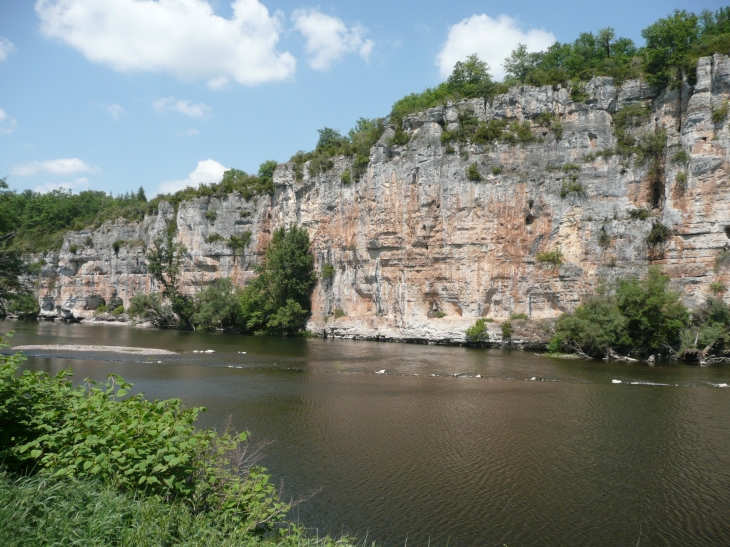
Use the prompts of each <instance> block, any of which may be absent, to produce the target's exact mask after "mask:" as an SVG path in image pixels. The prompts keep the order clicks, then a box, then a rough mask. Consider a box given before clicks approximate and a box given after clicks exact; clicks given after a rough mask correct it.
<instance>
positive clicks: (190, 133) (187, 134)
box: [175, 129, 198, 137]
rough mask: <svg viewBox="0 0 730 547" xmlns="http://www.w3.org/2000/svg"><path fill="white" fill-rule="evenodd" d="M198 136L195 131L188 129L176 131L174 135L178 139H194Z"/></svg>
mask: <svg viewBox="0 0 730 547" xmlns="http://www.w3.org/2000/svg"><path fill="white" fill-rule="evenodd" d="M197 134H198V130H197V129H188V130H187V131H178V132H177V133H175V135H177V136H178V137H194V136H195V135H197Z"/></svg>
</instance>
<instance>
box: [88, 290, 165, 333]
mask: <svg viewBox="0 0 730 547" xmlns="http://www.w3.org/2000/svg"><path fill="white" fill-rule="evenodd" d="M102 307H103V308H104V310H103V311H106V306H99V307H98V308H97V309H96V312H97V313H102V311H101V308H102ZM127 313H128V314H129V316H130V317H138V318H140V319H142V320H143V321H149V322H150V323H152V324H153V325H154V326H155V327H159V328H171V327H174V326H176V325H177V318H176V317H175V314H174V313H173V311H172V308H171V307H170V305H169V303H167V301H166V300H165V299H163V297H162V295H161V294H160V293H158V292H152V293H150V294H143V293H140V294H135V295H134V296H133V297H132V298H130V299H129V309H128V310H127Z"/></svg>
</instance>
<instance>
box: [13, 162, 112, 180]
mask: <svg viewBox="0 0 730 547" xmlns="http://www.w3.org/2000/svg"><path fill="white" fill-rule="evenodd" d="M98 171H99V168H98V167H92V166H91V165H89V164H88V163H86V162H85V161H82V160H80V159H78V158H63V159H57V160H45V161H31V162H28V163H23V164H20V165H16V166H15V167H14V168H13V171H12V174H13V175H17V176H19V177H30V176H33V175H37V174H38V173H48V174H51V175H74V174H76V173H96V172H98Z"/></svg>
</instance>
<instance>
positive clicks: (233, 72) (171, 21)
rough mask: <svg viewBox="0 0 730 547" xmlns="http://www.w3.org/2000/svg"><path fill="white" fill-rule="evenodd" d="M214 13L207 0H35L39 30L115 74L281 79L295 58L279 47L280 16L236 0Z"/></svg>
mask: <svg viewBox="0 0 730 547" xmlns="http://www.w3.org/2000/svg"><path fill="white" fill-rule="evenodd" d="M231 6H232V8H233V15H232V17H231V19H225V18H223V17H220V16H218V15H216V14H215V13H214V12H213V8H212V7H211V5H210V4H209V3H208V2H207V1H206V0H159V1H152V0H104V2H99V0H37V1H36V4H35V11H36V13H37V14H38V17H39V18H40V20H41V27H40V28H41V32H42V33H43V35H44V36H46V37H47V38H58V39H60V40H62V41H64V42H66V43H67V44H68V45H70V46H72V47H74V48H75V49H77V50H79V51H80V52H81V53H82V54H83V55H84V56H85V57H86V58H87V59H88V60H89V61H92V62H95V63H101V64H105V65H109V66H111V67H112V68H113V69H115V70H118V71H120V72H136V71H145V72H166V73H169V74H172V75H174V76H176V77H178V78H180V79H183V80H197V79H204V80H208V82H209V85H210V86H211V87H213V88H216V87H220V86H221V82H222V81H223V80H222V78H226V79H228V78H230V79H233V80H235V81H236V82H238V83H240V84H243V85H256V84H261V83H264V82H271V81H279V80H284V79H286V78H288V77H290V76H291V75H293V73H294V70H295V68H296V59H295V58H294V57H293V56H292V55H291V54H290V53H289V52H286V51H284V52H281V51H278V50H277V49H276V46H277V42H278V41H279V34H280V32H281V18H282V15H281V13H279V12H276V13H275V14H274V15H271V14H270V13H269V10H268V9H267V8H266V6H264V5H263V4H261V3H260V2H259V1H258V0H234V1H233V3H232V4H231Z"/></svg>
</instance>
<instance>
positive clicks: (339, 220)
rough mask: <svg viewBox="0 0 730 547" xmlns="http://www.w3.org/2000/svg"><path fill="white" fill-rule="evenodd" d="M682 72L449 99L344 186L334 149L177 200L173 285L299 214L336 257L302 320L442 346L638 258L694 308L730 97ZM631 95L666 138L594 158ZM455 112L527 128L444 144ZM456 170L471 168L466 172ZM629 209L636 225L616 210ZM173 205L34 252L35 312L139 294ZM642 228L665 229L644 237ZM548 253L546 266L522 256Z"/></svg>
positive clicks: (80, 314) (640, 268)
mask: <svg viewBox="0 0 730 547" xmlns="http://www.w3.org/2000/svg"><path fill="white" fill-rule="evenodd" d="M697 76H698V78H697V84H696V85H695V86H694V88H691V87H690V86H688V85H686V84H685V85H684V86H683V87H681V88H680V89H674V90H665V91H663V92H661V93H659V94H657V93H656V92H654V91H653V90H652V89H651V88H649V87H648V86H647V85H645V84H644V83H642V82H640V81H629V82H626V83H624V84H623V85H621V86H616V85H614V83H613V81H612V80H611V79H610V78H595V79H594V80H592V81H591V82H590V83H588V84H587V85H586V86H585V92H586V94H587V97H588V98H587V99H586V100H582V101H579V102H577V101H574V100H572V99H571V96H570V93H569V92H568V90H566V89H561V88H558V89H553V88H552V87H550V86H545V87H521V88H514V89H512V90H511V91H510V92H509V93H507V94H505V95H501V96H498V97H496V98H495V99H494V100H493V101H492V102H491V103H489V102H485V101H484V100H481V99H475V100H468V101H463V102H460V103H458V104H448V105H447V106H446V107H437V108H433V109H430V110H428V111H426V112H423V113H420V114H418V115H413V116H409V117H407V118H405V119H404V121H403V129H404V130H405V131H406V133H407V135H408V136H409V137H410V142H408V144H405V145H389V143H390V142H391V139H392V137H393V135H394V133H395V132H394V129H393V128H389V129H387V130H386V132H385V134H384V135H383V137H382V138H381V139H380V141H379V142H378V143H377V144H376V146H374V147H373V148H372V150H371V158H370V159H371V161H370V165H369V167H368V171H367V173H366V174H365V175H364V176H363V177H362V179H361V180H360V181H358V182H353V183H352V184H347V185H346V184H342V183H341V182H340V175H341V173H342V172H343V170H344V169H347V168H349V167H350V165H351V160H350V159H349V158H344V157H342V158H338V159H336V161H335V165H334V168H333V169H332V170H330V171H328V172H327V173H324V174H319V175H316V176H309V174H308V172H307V169H306V166H305V169H304V177H303V179H302V180H296V177H295V173H294V166H293V165H292V164H282V165H280V166H279V168H278V169H277V171H276V173H275V176H274V182H275V186H276V192H275V195H274V196H263V197H259V198H256V199H253V200H251V201H245V200H243V199H242V198H241V197H240V196H239V195H238V194H234V195H231V196H229V197H227V198H225V199H209V198H199V199H195V200H192V201H190V202H184V203H182V204H181V205H180V207H179V210H178V212H177V219H176V220H177V226H178V232H177V237H178V239H179V240H180V241H181V242H182V243H184V244H185V245H186V246H187V248H188V250H189V253H190V254H189V258H188V259H187V260H186V267H185V280H186V283H187V287H188V290H189V291H190V292H196V291H198V290H200V288H201V287H203V286H205V285H206V284H207V283H210V282H211V281H213V280H215V279H218V278H220V277H227V276H230V277H232V278H233V280H234V281H235V282H236V283H239V284H243V283H245V281H246V279H247V278H248V277H250V276H252V275H254V274H253V272H252V269H251V266H252V265H253V264H255V263H256V261H257V260H258V259H259V258H260V256H261V254H262V252H263V251H264V249H265V248H266V245H267V244H268V241H269V238H270V235H271V233H272V232H273V230H275V229H276V228H277V227H279V226H281V225H283V224H289V223H298V224H300V225H302V226H305V227H306V228H307V229H308V230H309V233H310V237H311V239H312V241H313V253H314V256H315V259H316V265H317V268H318V270H321V268H322V267H323V266H324V265H325V264H331V265H332V266H334V268H335V274H334V276H332V277H329V278H326V279H321V280H320V282H319V284H318V286H317V287H316V289H315V291H314V295H313V301H312V316H311V320H310V323H309V329H310V330H313V331H315V332H322V331H325V332H326V333H328V334H330V335H335V336H348V337H367V338H385V339H418V340H430V341H453V342H458V341H462V340H463V339H464V334H463V333H464V330H465V329H466V328H467V327H468V326H470V325H471V324H473V323H474V321H475V319H476V318H478V317H487V316H488V317H493V318H495V319H497V320H500V319H506V318H508V317H509V316H510V315H511V314H514V313H525V314H527V315H528V316H529V317H531V318H534V319H548V318H554V317H556V316H558V315H559V314H560V313H562V312H563V311H565V310H570V309H573V308H574V307H575V306H576V305H578V304H579V303H580V301H581V300H582V299H583V298H584V296H585V295H586V294H588V293H590V292H592V291H593V290H594V289H595V287H596V285H597V283H598V281H599V279H600V278H607V279H609V280H610V279H613V278H616V277H619V276H627V275H641V274H642V273H643V272H644V271H645V270H646V268H647V267H648V266H650V265H652V264H657V265H660V266H661V267H662V268H663V270H664V271H665V272H666V273H668V274H669V275H670V276H671V278H672V280H673V283H674V285H675V286H676V288H677V289H680V290H681V291H682V292H683V294H684V297H685V300H686V302H687V303H688V304H689V305H697V304H698V303H700V302H702V301H703V300H704V299H705V298H706V297H707V296H708V295H709V294H710V287H709V285H710V283H712V282H713V281H723V282H724V283H725V285H727V286H730V273H728V272H726V271H723V270H720V271H718V272H715V271H714V268H715V259H716V256H717V255H718V252H720V251H721V250H723V249H725V248H726V246H727V245H728V243H730V239H729V238H730V207H729V205H730V203H729V202H730V188H729V187H728V184H729V179H728V149H729V147H728V145H729V144H730V132H729V130H728V124H727V120H726V119H723V120H721V121H713V112H715V118H716V120H717V119H718V118H719V117H720V114H719V113H718V112H717V111H718V110H720V109H722V107H723V105H725V106H726V103H725V101H727V99H728V98H730V60H729V59H728V57H727V56H722V55H715V56H714V57H712V58H709V57H708V58H703V59H701V60H700V62H699V65H698V73H697ZM584 97H585V96H584ZM632 105H636V106H645V107H648V109H649V111H650V116H646V117H643V118H641V119H637V118H631V119H630V121H631V122H632V123H629V124H628V125H627V127H626V128H625V129H624V130H623V131H624V132H625V133H626V134H628V135H634V136H637V137H641V136H642V135H654V136H656V135H657V132H661V131H665V132H666V137H667V138H666V146H665V147H664V149H663V150H662V151H661V153H660V155H658V156H653V157H650V158H648V159H646V161H644V162H641V161H636V158H635V157H634V158H629V157H627V156H625V155H620V154H609V153H605V151H608V150H611V149H615V148H616V146H617V136H616V133H617V130H616V124H617V120H618V118H619V116H620V115H619V116H617V113H619V112H624V113H625V112H628V111H629V110H627V108H626V107H631V106H632ZM544 113H547V114H550V115H552V116H547V115H545V114H544ZM541 114H543V117H542V118H539V116H540V115H541ZM469 117H471V118H473V117H476V118H477V119H478V120H479V121H481V122H486V121H489V120H492V119H497V120H501V119H507V120H510V121H512V120H516V121H519V122H524V121H528V122H530V124H531V132H532V136H533V139H534V140H533V141H532V142H529V143H525V144H506V143H504V142H503V143H501V144H492V145H475V144H471V145H468V146H467V145H464V146H461V147H460V146H458V145H457V144H454V146H453V148H454V151H453V152H451V150H450V149H449V148H448V145H447V144H444V143H442V141H441V135H442V133H443V132H444V131H451V132H453V131H457V130H458V129H459V127H460V123H465V122H464V120H465V119H467V118H469ZM550 118H552V119H553V120H554V121H559V122H560V124H561V125H562V137H561V138H559V137H560V135H559V131H558V130H556V129H555V126H553V129H552V130H551V129H550V127H549V125H548V123H547V122H545V120H548V119H550ZM460 120H461V122H460ZM539 120H542V121H543V123H542V124H540V123H539ZM639 140H641V139H639ZM682 151H683V152H684V154H682V153H681V152H682ZM602 152H603V154H602ZM472 164H476V169H478V171H479V173H480V176H481V179H482V180H480V181H474V180H469V178H468V177H467V170H468V168H469V166H470V165H472ZM472 169H474V168H472ZM571 189H572V191H570V190H571ZM642 208H643V209H646V210H648V211H650V213H651V216H650V217H649V218H648V219H644V220H642V219H640V218H634V217H636V216H637V215H633V216H632V215H630V213H629V212H630V211H635V210H637V209H642ZM209 211H215V212H216V214H215V215H212V214H210V213H208V212H209ZM206 213H208V215H207V216H206ZM174 215H175V211H174V209H173V208H172V207H171V206H169V205H168V204H161V206H160V208H159V213H158V214H157V215H154V216H150V217H148V218H146V219H145V220H144V221H142V222H139V223H135V222H127V221H117V222H114V223H107V224H105V225H103V226H101V227H100V228H98V229H96V230H93V231H92V230H88V231H81V232H72V233H69V234H67V236H66V239H65V241H64V244H63V247H62V249H61V251H60V252H59V253H57V254H55V253H54V254H49V255H48V256H47V257H46V262H47V265H46V266H45V268H44V271H43V274H42V277H41V280H40V284H39V286H40V300H41V305H42V310H43V312H42V313H43V315H45V316H46V317H54V316H63V317H72V316H73V317H76V318H91V317H92V316H93V312H92V311H90V310H92V309H93V308H94V307H95V306H96V302H97V301H98V298H99V297H102V298H104V299H106V300H109V299H110V298H111V297H112V296H113V294H114V293H116V294H117V295H118V296H119V297H120V298H121V299H122V300H123V301H124V304H125V306H126V305H128V303H129V298H131V296H133V295H134V294H136V293H138V292H145V291H150V290H154V289H155V287H154V283H153V281H152V280H151V279H150V277H149V276H148V275H147V274H146V267H145V258H144V247H143V243H144V244H147V245H149V244H150V243H151V241H152V240H153V239H154V237H155V235H157V234H158V233H159V232H160V230H162V229H164V228H165V226H166V225H167V223H168V222H169V221H170V220H171V219H172V218H173V216H174ZM213 217H214V219H213ZM211 219H213V220H211ZM655 223H661V224H663V225H664V226H666V227H668V228H669V229H670V233H669V235H668V237H667V238H665V241H664V242H660V243H659V244H657V245H654V246H649V245H647V243H646V238H647V235H648V234H649V233H650V231H651V229H652V226H653V225H654V224H655ZM245 231H250V232H251V236H252V237H251V242H250V244H249V245H248V246H247V247H246V249H245V250H244V251H243V252H242V253H240V254H239V255H238V256H234V254H233V252H232V251H231V249H230V248H229V247H228V246H227V245H225V243H224V242H222V241H219V242H213V243H207V242H206V238H207V237H209V236H210V235H212V234H220V235H221V236H223V237H224V238H227V237H229V236H230V235H235V234H238V235H240V234H241V233H243V232H245ZM115 241H116V242H118V243H117V245H114V242H115ZM72 246H75V247H74V248H75V250H76V252H75V253H72V252H71V249H72ZM115 247H117V248H116V249H115ZM555 250H559V251H560V252H561V253H562V257H563V258H562V260H563V262H562V264H559V265H556V264H552V263H550V262H544V261H542V262H541V261H540V260H538V254H539V253H544V252H549V251H555ZM335 312H337V313H335ZM343 313H344V314H346V315H344V316H342V314H343ZM335 316H337V318H335ZM497 325H498V324H497V323H492V324H490V335H491V337H492V339H493V340H499V339H500V336H501V335H500V333H499V332H501V331H499V329H498V327H497ZM498 331H499V332H498ZM518 332H519V331H518ZM534 336H537V337H539V335H538V334H535V333H533V337H534Z"/></svg>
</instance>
